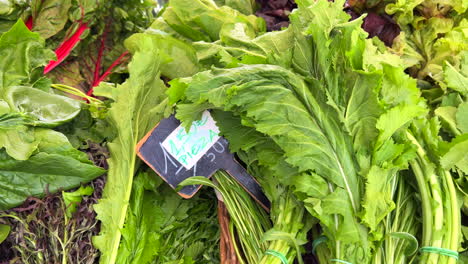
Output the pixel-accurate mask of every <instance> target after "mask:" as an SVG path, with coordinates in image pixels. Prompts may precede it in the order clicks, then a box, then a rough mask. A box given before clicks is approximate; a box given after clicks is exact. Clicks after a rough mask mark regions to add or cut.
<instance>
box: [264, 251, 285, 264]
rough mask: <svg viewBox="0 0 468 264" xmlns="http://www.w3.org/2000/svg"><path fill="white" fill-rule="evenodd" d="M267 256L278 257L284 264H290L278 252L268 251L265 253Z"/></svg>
mask: <svg viewBox="0 0 468 264" xmlns="http://www.w3.org/2000/svg"><path fill="white" fill-rule="evenodd" d="M265 254H267V255H271V256H274V257H277V258H279V259H280V260H281V262H282V263H283V264H288V259H287V258H286V257H285V256H284V255H283V254H281V253H280V252H278V251H275V250H272V249H268V250H267V251H265Z"/></svg>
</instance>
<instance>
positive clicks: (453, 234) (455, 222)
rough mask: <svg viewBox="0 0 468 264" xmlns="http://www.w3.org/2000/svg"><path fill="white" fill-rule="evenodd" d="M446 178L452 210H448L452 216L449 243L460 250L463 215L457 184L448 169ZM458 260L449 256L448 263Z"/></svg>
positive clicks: (456, 249) (449, 246) (452, 247)
mask: <svg viewBox="0 0 468 264" xmlns="http://www.w3.org/2000/svg"><path fill="white" fill-rule="evenodd" d="M443 176H444V180H445V184H446V186H447V189H448V190H449V193H448V194H447V195H448V197H449V199H450V207H449V208H450V209H451V210H450V211H449V212H448V215H450V216H451V222H450V227H451V230H450V232H449V235H450V243H449V245H448V247H447V248H448V249H451V250H454V251H458V241H459V236H460V234H459V230H460V229H461V215H460V210H459V206H458V200H457V192H456V189H455V185H454V183H453V178H452V175H450V173H449V172H448V171H444V174H443ZM456 262H457V261H456V259H454V258H449V261H448V263H447V264H455V263H456Z"/></svg>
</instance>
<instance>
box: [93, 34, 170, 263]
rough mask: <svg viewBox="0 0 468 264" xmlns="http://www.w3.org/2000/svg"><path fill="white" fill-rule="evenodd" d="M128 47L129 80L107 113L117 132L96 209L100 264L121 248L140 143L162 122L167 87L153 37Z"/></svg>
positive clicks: (110, 147)
mask: <svg viewBox="0 0 468 264" xmlns="http://www.w3.org/2000/svg"><path fill="white" fill-rule="evenodd" d="M141 44H142V45H133V44H131V43H128V45H129V47H131V48H132V49H131V50H130V51H131V52H132V53H133V54H134V55H133V60H132V62H131V63H130V64H129V72H130V78H129V79H127V81H126V82H125V83H124V84H122V85H119V86H118V87H117V88H116V89H117V90H118V91H117V96H116V97H115V102H114V103H113V104H112V107H111V108H110V110H109V112H108V116H109V120H110V122H111V123H112V125H113V126H114V128H115V129H116V130H117V131H118V134H117V137H116V138H115V139H114V140H113V141H112V142H111V143H109V150H110V153H111V158H110V159H109V160H108V162H109V168H110V170H109V173H108V176H107V183H106V186H105V188H104V192H103V197H102V199H101V200H100V201H99V203H98V204H96V205H95V207H94V209H95V211H96V212H97V214H98V215H97V218H98V219H99V220H100V221H101V233H100V235H99V236H97V237H94V240H93V242H94V245H95V246H96V247H97V248H98V249H99V250H100V251H101V254H102V255H101V259H100V263H114V262H115V261H116V258H117V252H118V248H119V244H120V238H121V229H122V227H123V225H124V221H125V217H126V215H127V208H128V205H129V204H128V201H129V199H130V194H131V189H132V182H133V176H134V174H135V172H136V169H137V167H136V164H137V159H136V153H135V146H136V144H137V142H138V141H139V140H140V139H141V138H142V137H143V135H145V133H147V132H148V131H149V130H150V129H151V128H152V127H153V126H154V125H155V124H157V122H158V121H159V120H160V119H161V118H163V116H164V113H165V109H166V103H167V101H166V100H165V98H166V95H165V90H166V87H165V85H164V83H163V81H162V80H161V79H160V71H161V67H162V66H161V60H160V56H167V55H165V54H163V53H162V52H159V51H158V47H154V46H152V45H151V44H152V41H151V36H147V39H146V40H145V41H143V42H142V43H141Z"/></svg>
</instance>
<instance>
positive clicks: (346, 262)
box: [330, 259, 353, 264]
mask: <svg viewBox="0 0 468 264" xmlns="http://www.w3.org/2000/svg"><path fill="white" fill-rule="evenodd" d="M330 261H331V262H338V263H343V264H353V263H351V262H348V261H344V260H341V259H330Z"/></svg>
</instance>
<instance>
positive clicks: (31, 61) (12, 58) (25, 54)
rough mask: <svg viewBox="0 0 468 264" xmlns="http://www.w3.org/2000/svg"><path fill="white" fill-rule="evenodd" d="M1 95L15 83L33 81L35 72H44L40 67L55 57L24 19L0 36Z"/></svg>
mask: <svg viewBox="0 0 468 264" xmlns="http://www.w3.org/2000/svg"><path fill="white" fill-rule="evenodd" d="M0 55H1V58H2V61H1V63H0V96H1V97H2V98H3V94H4V93H5V90H6V88H8V87H9V86H13V85H21V84H26V83H33V82H34V81H35V79H34V78H35V74H36V73H37V72H39V73H42V72H41V71H42V69H41V68H40V67H42V66H44V65H46V64H47V63H48V62H49V60H51V59H54V58H55V54H54V53H53V52H52V51H51V50H48V49H46V48H45V42H44V39H42V38H41V37H40V36H39V34H37V33H33V32H31V31H29V29H28V28H27V27H26V26H25V25H24V23H23V21H21V20H18V22H16V24H15V25H14V26H13V27H12V28H11V29H10V30H9V31H8V32H6V33H4V34H2V35H1V37H0Z"/></svg>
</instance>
